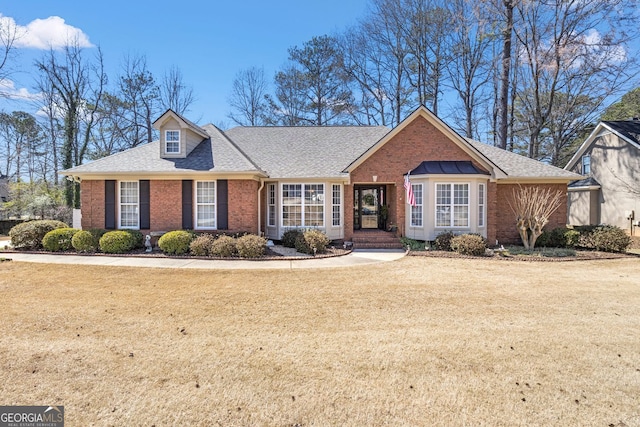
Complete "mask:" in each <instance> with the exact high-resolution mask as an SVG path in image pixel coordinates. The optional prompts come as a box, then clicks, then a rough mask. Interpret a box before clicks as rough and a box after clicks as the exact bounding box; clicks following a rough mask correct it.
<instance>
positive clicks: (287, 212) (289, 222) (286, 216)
mask: <svg viewBox="0 0 640 427" xmlns="http://www.w3.org/2000/svg"><path fill="white" fill-rule="evenodd" d="M282 225H283V226H284V227H300V226H302V207H301V206H282Z"/></svg>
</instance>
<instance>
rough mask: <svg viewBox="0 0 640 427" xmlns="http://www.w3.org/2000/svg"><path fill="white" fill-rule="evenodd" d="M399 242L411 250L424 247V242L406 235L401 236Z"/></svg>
mask: <svg viewBox="0 0 640 427" xmlns="http://www.w3.org/2000/svg"><path fill="white" fill-rule="evenodd" d="M400 243H402V246H403V247H404V248H405V249H406V248H409V250H411V251H424V250H425V249H426V243H425V242H423V241H421V240H415V239H410V238H408V237H401V238H400Z"/></svg>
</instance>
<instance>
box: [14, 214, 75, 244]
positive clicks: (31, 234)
mask: <svg viewBox="0 0 640 427" xmlns="http://www.w3.org/2000/svg"><path fill="white" fill-rule="evenodd" d="M58 228H69V226H68V225H67V224H65V223H64V222H61V221H55V220H51V219H42V220H37V221H28V222H23V223H21V224H18V225H16V226H14V227H13V228H11V230H9V237H11V245H12V246H13V247H14V248H16V249H42V239H43V238H44V236H45V235H46V234H47V233H48V232H50V231H51V230H55V229H58Z"/></svg>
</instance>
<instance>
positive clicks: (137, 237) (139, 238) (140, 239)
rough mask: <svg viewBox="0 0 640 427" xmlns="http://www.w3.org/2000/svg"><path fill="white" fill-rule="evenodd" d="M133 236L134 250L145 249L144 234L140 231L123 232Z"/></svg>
mask: <svg viewBox="0 0 640 427" xmlns="http://www.w3.org/2000/svg"><path fill="white" fill-rule="evenodd" d="M122 231H124V232H126V233H129V234H130V235H131V238H132V239H133V249H142V248H144V234H142V232H140V231H138V230H122Z"/></svg>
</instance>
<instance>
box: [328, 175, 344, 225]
mask: <svg viewBox="0 0 640 427" xmlns="http://www.w3.org/2000/svg"><path fill="white" fill-rule="evenodd" d="M341 209H342V186H341V185H340V184H333V185H332V186H331V225H333V226H334V227H339V226H340V225H341V224H342V215H341V214H340V212H341Z"/></svg>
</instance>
